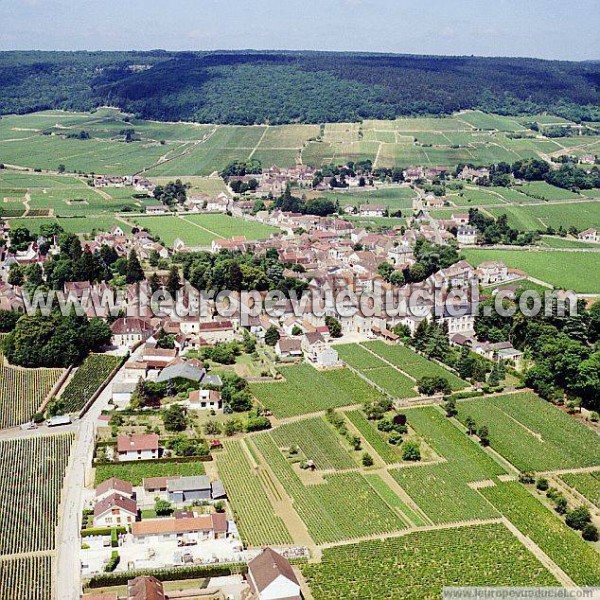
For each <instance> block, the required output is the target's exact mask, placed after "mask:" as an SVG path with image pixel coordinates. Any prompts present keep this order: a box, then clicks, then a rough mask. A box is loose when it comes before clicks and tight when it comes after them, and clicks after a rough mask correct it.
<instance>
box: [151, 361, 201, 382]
mask: <svg viewBox="0 0 600 600" xmlns="http://www.w3.org/2000/svg"><path fill="white" fill-rule="evenodd" d="M205 374H206V371H205V370H204V369H202V368H200V367H197V366H195V365H193V364H191V363H189V362H176V363H173V364H171V365H169V366H168V367H165V368H164V369H163V370H162V371H161V372H160V375H159V376H158V377H157V378H156V381H157V383H165V382H167V381H173V380H174V379H188V380H189V381H196V382H200V381H202V379H203V377H204V375H205Z"/></svg>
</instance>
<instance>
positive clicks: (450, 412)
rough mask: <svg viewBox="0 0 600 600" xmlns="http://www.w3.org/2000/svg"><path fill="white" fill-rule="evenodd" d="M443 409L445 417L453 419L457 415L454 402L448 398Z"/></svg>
mask: <svg viewBox="0 0 600 600" xmlns="http://www.w3.org/2000/svg"><path fill="white" fill-rule="evenodd" d="M444 409H445V410H446V416H447V417H455V416H456V415H457V414H458V410H457V409H456V400H453V399H452V398H450V399H449V400H448V402H446V404H445V405H444Z"/></svg>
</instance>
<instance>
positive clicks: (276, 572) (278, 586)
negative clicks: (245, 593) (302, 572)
mask: <svg viewBox="0 0 600 600" xmlns="http://www.w3.org/2000/svg"><path fill="white" fill-rule="evenodd" d="M248 583H249V584H250V587H251V589H252V591H253V592H254V594H256V595H257V597H258V599H259V600H300V599H301V598H302V592H301V590H300V584H299V583H298V578H297V577H296V574H295V573H294V569H293V568H292V565H290V563H289V561H288V560H287V559H285V558H284V557H283V556H281V554H278V553H277V552H275V551H274V550H272V549H271V548H265V549H264V550H263V551H262V552H261V553H260V554H259V555H258V556H257V557H256V558H253V559H252V560H251V561H250V562H249V563H248Z"/></svg>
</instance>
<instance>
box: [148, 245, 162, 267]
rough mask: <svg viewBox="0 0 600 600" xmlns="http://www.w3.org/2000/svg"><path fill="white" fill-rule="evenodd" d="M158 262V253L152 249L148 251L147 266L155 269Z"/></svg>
mask: <svg viewBox="0 0 600 600" xmlns="http://www.w3.org/2000/svg"><path fill="white" fill-rule="evenodd" d="M159 261H160V254H159V253H158V250H155V249H154V248H153V249H152V250H150V256H148V264H149V265H150V266H151V267H157V266H158V263H159Z"/></svg>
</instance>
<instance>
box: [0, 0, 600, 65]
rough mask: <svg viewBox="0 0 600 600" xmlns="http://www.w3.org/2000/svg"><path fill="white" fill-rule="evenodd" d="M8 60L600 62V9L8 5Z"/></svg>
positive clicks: (485, 0) (149, 2)
mask: <svg viewBox="0 0 600 600" xmlns="http://www.w3.org/2000/svg"><path fill="white" fill-rule="evenodd" d="M0 15H2V26H1V27H0V50H151V49H156V48H163V49H166V50H218V49H246V48H252V49H261V50H262V49H271V50H279V49H289V50H339V51H360V52H394V53H408V54H445V55H471V54H473V55H477V56H530V57H537V58H548V59H565V60H586V59H600V33H599V32H600V1H599V0H421V1H420V2H417V1H410V2H409V1H405V0H320V1H318V0H301V1H300V2H290V1H289V0H253V1H252V2H248V1H243V0H94V1H89V0H0Z"/></svg>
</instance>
